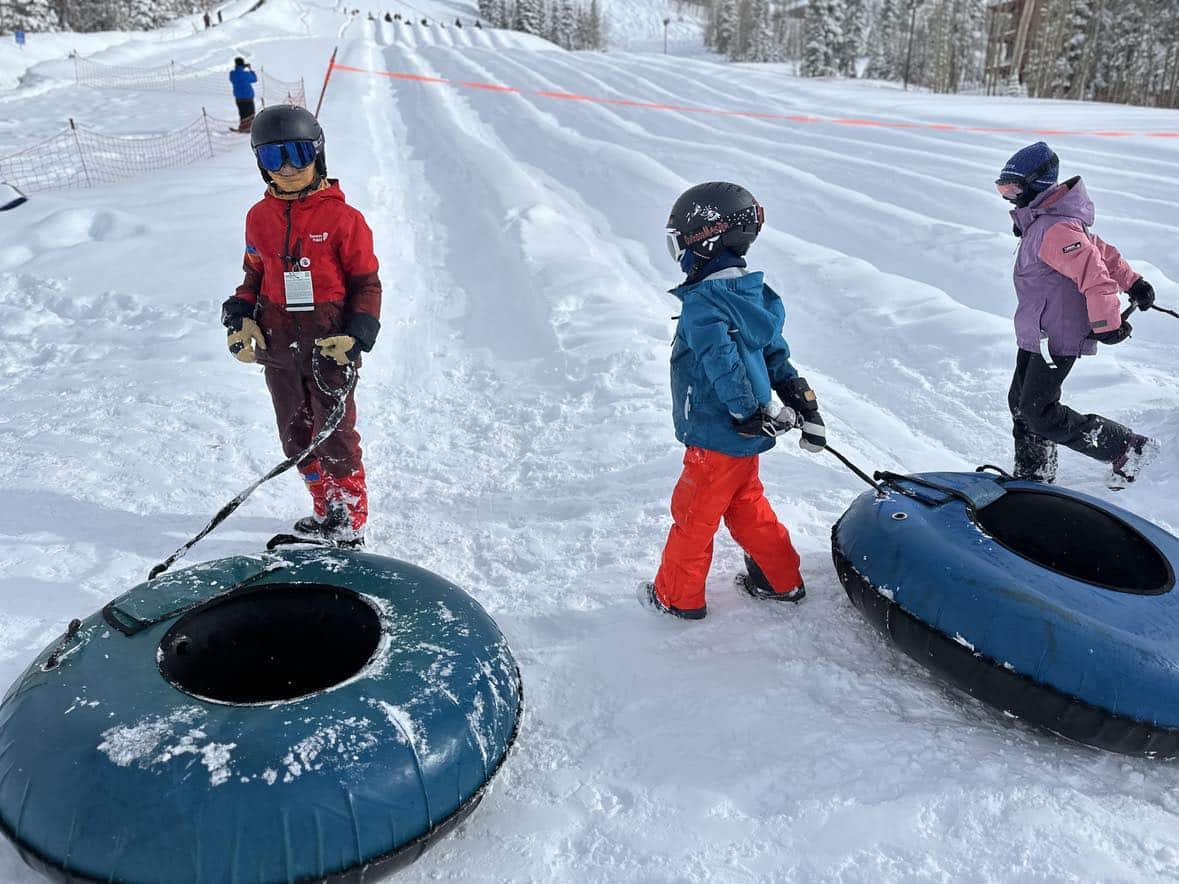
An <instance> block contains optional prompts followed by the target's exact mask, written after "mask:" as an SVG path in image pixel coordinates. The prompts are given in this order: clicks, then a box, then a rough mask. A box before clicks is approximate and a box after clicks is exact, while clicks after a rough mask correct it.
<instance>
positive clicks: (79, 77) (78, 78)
mask: <svg viewBox="0 0 1179 884" xmlns="http://www.w3.org/2000/svg"><path fill="white" fill-rule="evenodd" d="M70 55H72V56H73V57H74V82H75V83H81V82H82V75H81V74H80V73H79V72H78V50H77V49H75V50H74V51H73V52H71V53H70Z"/></svg>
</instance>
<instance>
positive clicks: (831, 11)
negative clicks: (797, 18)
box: [800, 0, 844, 77]
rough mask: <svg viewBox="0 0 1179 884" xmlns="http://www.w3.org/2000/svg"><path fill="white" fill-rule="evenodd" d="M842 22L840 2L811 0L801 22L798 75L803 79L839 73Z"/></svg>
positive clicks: (836, 0)
mask: <svg viewBox="0 0 1179 884" xmlns="http://www.w3.org/2000/svg"><path fill="white" fill-rule="evenodd" d="M843 19H844V6H843V0H811V3H810V5H808V6H807V10H806V19H805V21H804V23H803V29H804V34H803V41H804V45H803V55H802V67H801V69H800V72H801V73H802V75H803V76H804V77H830V76H833V75H835V74H838V73H839V49H840V47H841V46H842V45H843V27H842V23H843Z"/></svg>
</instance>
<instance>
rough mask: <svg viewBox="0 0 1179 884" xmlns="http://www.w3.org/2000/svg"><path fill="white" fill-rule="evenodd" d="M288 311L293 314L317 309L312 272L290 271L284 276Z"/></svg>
mask: <svg viewBox="0 0 1179 884" xmlns="http://www.w3.org/2000/svg"><path fill="white" fill-rule="evenodd" d="M282 282H283V290H284V292H285V293H286V298H287V310H289V311H290V312H292V313H296V312H305V311H307V310H314V309H315V289H313V288H312V287H311V271H310V270H288V271H287V272H286V273H284V274H283V275H282Z"/></svg>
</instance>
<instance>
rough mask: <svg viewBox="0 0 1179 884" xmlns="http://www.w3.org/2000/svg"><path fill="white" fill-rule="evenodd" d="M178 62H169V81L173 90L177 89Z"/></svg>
mask: <svg viewBox="0 0 1179 884" xmlns="http://www.w3.org/2000/svg"><path fill="white" fill-rule="evenodd" d="M175 68H176V62H174V61H169V62H168V82H169V83H171V84H172V91H173V92H175V91H176V71H175Z"/></svg>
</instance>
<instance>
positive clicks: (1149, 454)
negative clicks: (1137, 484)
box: [1109, 433, 1159, 491]
mask: <svg viewBox="0 0 1179 884" xmlns="http://www.w3.org/2000/svg"><path fill="white" fill-rule="evenodd" d="M1158 455H1159V443H1158V442H1155V441H1154V440H1153V439H1148V438H1147V437H1146V436H1139V435H1138V434H1137V433H1135V434H1134V435H1132V436H1131V437H1130V444H1129V445H1127V446H1126V450H1125V451H1124V452H1123V453H1122V454H1121V455H1119V456H1118V457H1117V458H1115V459H1114V462H1113V463H1112V464H1110V468H1111V472H1110V476H1109V487H1110V489H1111V490H1113V491H1120V490H1121V489H1123V488H1125V487H1126V486H1127V485H1129V484H1130V483H1131V482H1134V481H1135V480H1136V479H1137V478H1138V476H1139V474H1140V473H1141V472H1142V468H1143V467H1145V466H1148V465H1149V464H1150V462H1151V461H1153V460H1154V459H1155V458H1156V457H1158Z"/></svg>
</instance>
